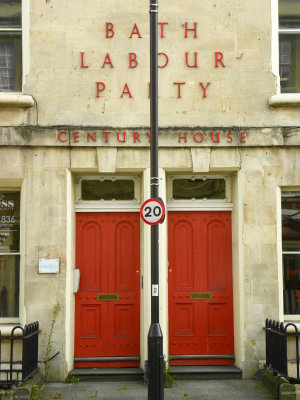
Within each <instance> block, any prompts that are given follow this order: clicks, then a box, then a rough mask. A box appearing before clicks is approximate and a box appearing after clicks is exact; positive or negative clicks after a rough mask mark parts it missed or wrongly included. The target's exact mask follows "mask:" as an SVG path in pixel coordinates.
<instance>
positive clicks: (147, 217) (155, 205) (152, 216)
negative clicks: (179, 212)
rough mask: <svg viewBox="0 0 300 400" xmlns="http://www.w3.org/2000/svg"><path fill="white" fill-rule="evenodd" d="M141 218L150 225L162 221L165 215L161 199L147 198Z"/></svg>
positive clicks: (142, 208)
mask: <svg viewBox="0 0 300 400" xmlns="http://www.w3.org/2000/svg"><path fill="white" fill-rule="evenodd" d="M140 214H141V218H142V220H143V221H144V222H146V224H148V225H157V224H159V223H161V222H162V221H163V219H164V216H165V206H164V203H163V202H162V201H161V200H159V199H149V200H146V201H145V202H144V203H143V204H142V207H141V211H140Z"/></svg>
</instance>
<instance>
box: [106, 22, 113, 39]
mask: <svg viewBox="0 0 300 400" xmlns="http://www.w3.org/2000/svg"><path fill="white" fill-rule="evenodd" d="M105 26H106V35H105V37H107V38H113V37H114V36H115V32H114V26H113V24H112V23H111V22H106V24H105Z"/></svg>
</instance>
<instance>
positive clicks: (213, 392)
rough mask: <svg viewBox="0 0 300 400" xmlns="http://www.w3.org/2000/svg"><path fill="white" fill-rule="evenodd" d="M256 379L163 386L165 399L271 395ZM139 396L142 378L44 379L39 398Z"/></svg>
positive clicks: (243, 399)
mask: <svg viewBox="0 0 300 400" xmlns="http://www.w3.org/2000/svg"><path fill="white" fill-rule="evenodd" d="M271 398H272V396H271V394H270V392H269V391H268V389H267V388H266V387H265V386H264V384H263V383H262V382H261V381H260V380H256V379H247V380H207V381H199V380H198V381H191V380H189V381H181V380H180V381H179V380H178V381H176V380H175V381H174V382H173V387H171V388H165V389H164V399H165V400H179V399H181V400H182V399H188V400H205V399H207V400H220V399H222V400H262V399H271ZM57 399H61V400H91V399H95V400H126V399H130V400H143V399H148V387H147V384H146V383H144V382H132V381H130V382H128V381H123V382H101V381H100V382H77V383H46V384H44V385H43V387H42V388H41V393H40V396H39V400H57Z"/></svg>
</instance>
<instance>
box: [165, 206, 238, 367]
mask: <svg viewBox="0 0 300 400" xmlns="http://www.w3.org/2000/svg"><path fill="white" fill-rule="evenodd" d="M168 221H169V226H168V229H169V343H170V349H169V350H170V355H171V356H172V355H184V356H187V355H188V356H191V355H198V356H199V355H201V356H204V357H202V358H198V359H197V358H196V357H195V358H194V359H192V358H191V359H189V360H188V359H174V360H173V361H172V362H171V364H173V365H221V364H222V365H225V364H226V365H228V364H232V363H233V360H232V359H226V358H225V359H224V355H225V356H226V355H227V356H228V355H233V353H234V346H233V302H232V256H231V213H230V212H223V211H205V212H195V211H191V212H182V211H174V212H169V214H168ZM210 355H214V356H216V355H220V356H221V357H219V358H213V357H212V358H209V356H210ZM222 356H223V357H222Z"/></svg>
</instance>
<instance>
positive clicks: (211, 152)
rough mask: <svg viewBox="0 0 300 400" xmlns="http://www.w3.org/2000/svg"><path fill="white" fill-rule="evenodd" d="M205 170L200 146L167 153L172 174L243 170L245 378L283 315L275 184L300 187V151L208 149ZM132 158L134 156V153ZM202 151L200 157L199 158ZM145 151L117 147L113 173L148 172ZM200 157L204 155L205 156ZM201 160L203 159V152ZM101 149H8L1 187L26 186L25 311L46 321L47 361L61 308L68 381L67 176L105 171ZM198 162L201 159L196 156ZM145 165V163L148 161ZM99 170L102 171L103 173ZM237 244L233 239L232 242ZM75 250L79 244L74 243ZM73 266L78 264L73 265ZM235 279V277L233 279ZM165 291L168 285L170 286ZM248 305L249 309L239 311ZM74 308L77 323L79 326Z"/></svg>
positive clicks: (58, 370)
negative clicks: (13, 182)
mask: <svg viewBox="0 0 300 400" xmlns="http://www.w3.org/2000/svg"><path fill="white" fill-rule="evenodd" d="M204 150H205V153H206V158H205V160H206V161H205V165H204V164H202V167H201V163H200V167H199V160H198V162H194V161H193V157H194V160H195V154H194V155H193V153H194V151H195V149H193V148H188V147H185V148H182V149H176V150H174V149H171V148H164V149H162V150H161V152H160V153H161V154H160V155H161V158H160V166H161V168H164V169H165V170H166V171H178V172H180V171H187V172H188V171H190V173H194V171H193V166H195V167H196V171H197V172H200V173H201V172H203V173H207V172H216V171H223V172H227V174H228V173H229V174H230V173H231V172H232V173H234V174H236V173H238V174H240V176H241V178H242V179H241V182H242V184H241V185H240V186H239V187H238V188H237V190H238V191H239V192H240V195H239V198H240V199H241V200H242V205H243V212H242V219H241V220H240V221H239V224H240V226H241V229H242V237H241V238H240V239H239V240H241V247H242V250H243V252H242V253H243V255H242V258H241V261H242V262H241V263H240V265H239V266H238V269H239V272H240V273H241V274H242V277H243V278H242V279H243V285H244V292H243V293H241V294H240V298H238V297H237V296H235V295H234V303H235V310H238V311H239V312H240V313H242V314H243V316H244V325H242V326H240V327H239V329H240V334H241V336H242V337H243V339H242V353H243V354H244V356H242V357H241V363H240V365H239V366H240V367H242V368H243V370H244V376H250V375H252V374H253V373H254V372H255V371H256V370H257V368H258V361H259V360H263V359H265V353H264V351H265V350H264V349H265V344H264V331H263V326H264V321H265V319H266V318H272V319H278V318H279V315H280V309H279V298H280V296H281V295H282V294H281V293H280V289H279V281H278V276H279V275H280V274H279V273H278V257H277V246H278V243H277V223H278V218H279V224H280V215H277V202H278V200H279V199H278V196H277V187H278V186H293V185H297V184H299V176H300V162H299V160H300V150H299V147H298V146H289V147H283V146H280V147H277V146H273V147H271V146H270V147H243V148H242V147H240V148H237V147H235V148H231V149H227V150H226V149H224V148H219V149H216V148H207V149H198V150H197V151H200V153H201V152H202V151H204ZM129 153H130V156H128V154H129ZM200 153H199V154H200ZM147 154H148V150H146V149H143V148H142V149H138V148H131V149H128V148H127V149H126V148H123V149H118V150H117V154H116V157H115V162H116V164H115V165H114V169H115V171H116V172H117V173H118V172H120V171H123V170H124V171H129V170H131V171H134V170H136V171H138V170H140V171H141V170H143V169H145V168H147V165H146V164H147V162H146V161H147ZM199 154H198V156H199ZM200 155H201V154H200ZM99 157H100V158H101V148H96V147H89V148H82V147H81V148H80V147H78V148H70V147H62V148H58V147H57V148H55V147H47V148H46V147H34V146H28V145H27V146H25V147H19V146H17V147H16V146H2V147H1V148H0V158H1V160H2V162H3V165H6V166H7V167H6V168H5V169H2V170H1V174H0V180H1V182H6V181H7V182H9V180H10V179H12V178H15V179H16V178H20V179H22V180H23V182H24V189H25V190H24V191H23V192H22V195H23V196H25V201H24V203H23V204H24V209H23V210H22V213H23V214H24V215H25V221H24V226H23V228H24V229H25V233H24V249H25V251H24V266H23V268H24V271H25V277H24V279H25V280H24V293H25V294H24V303H25V304H24V307H25V315H26V322H32V321H35V320H38V321H39V322H40V328H41V335H40V356H39V359H41V360H43V359H44V358H45V352H46V345H47V336H48V333H49V327H50V324H51V321H52V318H53V309H54V307H55V305H56V304H59V305H60V307H61V310H60V312H59V314H58V317H57V321H56V325H55V329H54V335H53V353H55V352H56V351H60V352H61V353H60V355H59V356H58V357H57V358H56V359H55V360H53V362H52V366H53V367H55V368H51V370H52V371H53V377H55V376H56V377H60V378H61V377H63V376H65V374H66V372H67V366H66V360H65V352H66V346H67V341H68V340H70V339H69V338H67V335H66V332H67V331H68V330H69V328H70V327H68V326H65V321H66V319H65V313H66V287H67V285H68V284H70V282H67V278H66V276H67V275H66V265H67V223H66V215H67V208H68V202H67V198H66V196H67V194H66V185H67V171H68V170H71V171H72V170H79V169H80V170H81V171H89V172H91V171H94V172H97V171H99V165H101V163H99ZM196 159H197V158H196ZM145 160H146V161H145ZM99 172H100V173H101V170H100V171H99ZM234 240H236V238H235V237H233V241H234ZM72 246H73V251H75V243H73V244H72ZM39 258H59V259H60V272H59V274H39V273H38V261H39ZM73 267H74V266H72V268H73ZM234 279H235V276H234ZM165 290H167V286H166V288H165ZM240 304H243V309H239V307H240ZM72 315H73V310H71V320H72V323H73V318H74V317H72Z"/></svg>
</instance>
